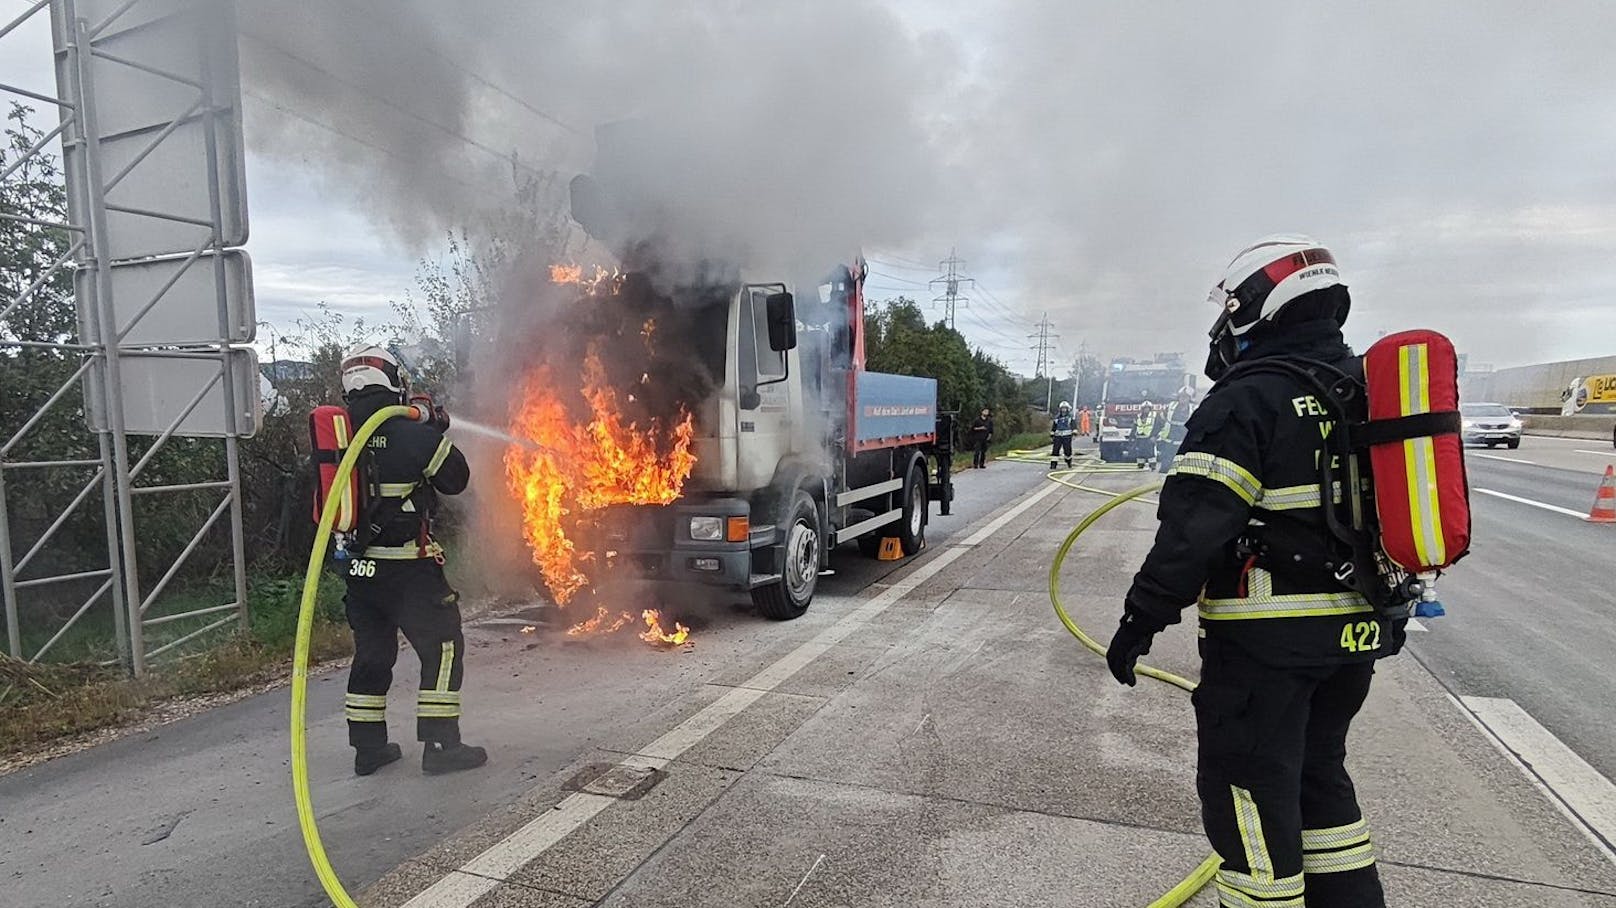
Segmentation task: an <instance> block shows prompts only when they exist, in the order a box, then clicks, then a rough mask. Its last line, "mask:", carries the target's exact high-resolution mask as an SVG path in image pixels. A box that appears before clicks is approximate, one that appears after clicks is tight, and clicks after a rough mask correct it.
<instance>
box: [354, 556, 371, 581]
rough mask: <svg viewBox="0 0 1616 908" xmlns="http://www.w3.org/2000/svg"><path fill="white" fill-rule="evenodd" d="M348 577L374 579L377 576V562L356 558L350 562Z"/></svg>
mask: <svg viewBox="0 0 1616 908" xmlns="http://www.w3.org/2000/svg"><path fill="white" fill-rule="evenodd" d="M348 576H349V577H374V576H376V562H374V561H372V560H370V559H369V558H355V559H354V560H352V561H350V562H348Z"/></svg>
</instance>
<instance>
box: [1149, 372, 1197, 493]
mask: <svg viewBox="0 0 1616 908" xmlns="http://www.w3.org/2000/svg"><path fill="white" fill-rule="evenodd" d="M1194 409H1195V392H1193V391H1191V390H1190V389H1189V388H1179V389H1178V396H1177V397H1175V398H1174V399H1173V402H1172V403H1170V404H1168V405H1167V414H1166V416H1164V417H1163V418H1162V419H1161V425H1160V426H1159V427H1158V428H1157V429H1156V469H1157V470H1158V471H1159V472H1162V473H1166V472H1167V471H1168V469H1169V468H1170V467H1171V466H1172V463H1173V457H1174V456H1175V455H1177V454H1178V446H1179V445H1180V444H1182V443H1183V442H1184V434H1185V428H1184V427H1185V425H1186V424H1187V423H1188V422H1189V419H1190V413H1191V412H1192V411H1193V410H1194Z"/></svg>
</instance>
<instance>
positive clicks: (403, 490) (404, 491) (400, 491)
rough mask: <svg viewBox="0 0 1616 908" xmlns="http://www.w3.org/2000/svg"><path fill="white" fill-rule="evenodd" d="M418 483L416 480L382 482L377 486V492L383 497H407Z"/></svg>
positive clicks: (413, 491) (412, 492) (417, 486)
mask: <svg viewBox="0 0 1616 908" xmlns="http://www.w3.org/2000/svg"><path fill="white" fill-rule="evenodd" d="M420 485H421V484H420V483H418V482H384V483H381V484H380V485H379V486H378V487H377V492H378V493H379V494H380V495H381V496H382V497H383V498H408V497H410V496H411V495H413V494H414V493H415V490H416V489H417V488H420Z"/></svg>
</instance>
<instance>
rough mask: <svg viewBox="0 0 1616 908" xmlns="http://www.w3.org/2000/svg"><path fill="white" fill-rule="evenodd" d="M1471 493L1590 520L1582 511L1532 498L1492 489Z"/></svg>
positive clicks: (1473, 489)
mask: <svg viewBox="0 0 1616 908" xmlns="http://www.w3.org/2000/svg"><path fill="white" fill-rule="evenodd" d="M1471 491H1472V492H1480V493H1481V494H1483V495H1491V496H1493V497H1494V498H1502V499H1504V500H1505V501H1513V502H1516V503H1517V504H1529V505H1531V506H1532V507H1534V508H1542V509H1543V510H1545V511H1553V512H1554V513H1556V514H1564V515H1566V516H1567V517H1575V518H1577V519H1578V520H1581V521H1587V519H1588V515H1587V514H1584V513H1582V512H1581V511H1573V510H1571V509H1570V508H1562V507H1560V506H1559V505H1557V504H1544V503H1543V502H1541V501H1533V500H1532V499H1530V498H1522V497H1521V496H1519V495H1509V494H1506V493H1504V492H1495V491H1493V490H1492V489H1479V488H1472V489H1471Z"/></svg>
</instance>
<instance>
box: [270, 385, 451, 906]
mask: <svg viewBox="0 0 1616 908" xmlns="http://www.w3.org/2000/svg"><path fill="white" fill-rule="evenodd" d="M428 415H429V416H430V414H428ZM395 416H401V417H404V418H405V419H409V420H421V416H422V414H421V410H420V408H418V407H414V406H409V407H406V406H395V407H383V408H382V409H380V410H378V411H376V413H375V415H373V416H371V417H370V418H369V419H367V420H365V421H364V423H362V424H361V425H360V426H359V429H358V431H356V432H354V435H353V440H352V441H350V442H349V443H348V447H347V450H345V451H344V452H343V454H342V460H341V461H339V462H338V463H337V472H336V475H335V476H334V478H333V479H332V482H331V492H330V494H328V495H327V496H326V498H325V505H324V506H323V507H322V508H321V509H320V524H319V526H318V527H317V528H316V529H315V531H314V545H313V547H311V548H310V549H309V566H308V570H307V571H306V572H305V573H304V574H303V601H302V604H301V605H299V606H298V612H297V642H296V645H295V647H294V648H293V650H292V794H293V797H294V798H295V799H296V800H297V825H298V828H299V829H300V830H302V832H303V847H304V848H305V849H307V850H308V853H309V863H310V864H313V865H314V874H315V876H317V877H319V879H320V886H321V888H323V889H324V890H325V894H326V897H327V898H329V899H331V904H333V905H335V906H337V908H358V905H357V904H355V902H354V900H353V897H352V896H350V895H348V891H347V890H346V889H344V888H342V881H341V880H339V879H337V872H336V871H335V870H333V869H332V867H331V861H330V859H329V858H327V857H326V854H325V845H324V844H322V843H321V841H320V828H319V827H318V826H317V825H315V822H314V802H313V801H312V800H311V799H310V797H309V761H308V742H307V728H306V724H305V715H304V714H305V712H306V708H307V706H308V688H309V634H310V633H311V632H312V631H313V630H314V600H315V596H316V595H317V594H318V593H319V591H320V573H321V571H322V569H323V567H324V565H325V555H326V548H327V546H328V545H329V544H330V542H331V526H332V524H333V523H335V522H336V517H337V510H338V508H339V507H340V503H341V500H342V493H343V490H344V489H345V488H347V485H348V477H349V476H350V475H352V474H353V470H354V464H355V463H357V462H358V461H359V455H360V453H361V452H363V451H364V450H365V442H367V441H369V440H370V436H372V435H374V434H375V433H376V429H377V428H379V427H380V426H381V424H382V423H384V422H386V421H387V420H389V419H392V418H393V417H395Z"/></svg>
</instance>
